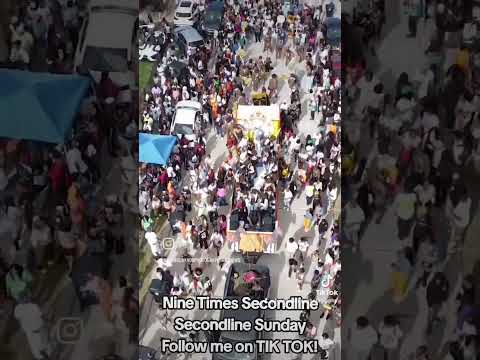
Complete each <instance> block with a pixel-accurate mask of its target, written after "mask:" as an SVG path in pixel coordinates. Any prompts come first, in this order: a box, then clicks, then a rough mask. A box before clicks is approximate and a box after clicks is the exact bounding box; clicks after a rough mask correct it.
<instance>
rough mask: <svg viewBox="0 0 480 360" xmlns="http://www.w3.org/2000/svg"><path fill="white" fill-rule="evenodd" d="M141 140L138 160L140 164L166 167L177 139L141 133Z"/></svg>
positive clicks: (169, 136)
mask: <svg viewBox="0 0 480 360" xmlns="http://www.w3.org/2000/svg"><path fill="white" fill-rule="evenodd" d="M139 140H140V141H139V154H138V158H139V160H140V162H142V163H147V164H158V165H166V164H167V163H168V159H169V158H170V154H171V153H172V150H173V147H174V146H175V143H176V142H177V137H176V136H171V135H153V134H145V133H139Z"/></svg>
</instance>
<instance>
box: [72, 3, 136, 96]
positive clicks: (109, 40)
mask: <svg viewBox="0 0 480 360" xmlns="http://www.w3.org/2000/svg"><path fill="white" fill-rule="evenodd" d="M137 32H138V1H136V0H92V1H91V3H90V6H89V8H88V12H87V15H86V16H85V18H84V21H83V24H82V27H81V29H80V36H79V40H78V46H77V49H76V52H75V60H74V67H75V70H79V69H82V70H85V71H87V70H88V71H89V72H90V74H91V75H92V77H93V78H94V79H95V81H97V82H98V81H100V77H101V74H102V72H108V73H109V76H110V79H112V81H113V82H114V83H115V84H117V85H118V86H119V87H121V88H124V90H125V91H129V92H130V94H125V95H127V96H131V91H132V90H135V86H136V85H135V83H136V79H135V77H136V76H135V73H134V72H133V71H132V70H131V68H130V65H129V64H130V62H131V61H132V60H133V58H134V56H137Z"/></svg>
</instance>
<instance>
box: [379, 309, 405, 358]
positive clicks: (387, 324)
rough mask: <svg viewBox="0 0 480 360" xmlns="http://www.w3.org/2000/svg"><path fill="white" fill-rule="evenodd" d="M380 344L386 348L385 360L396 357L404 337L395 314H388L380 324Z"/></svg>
mask: <svg viewBox="0 0 480 360" xmlns="http://www.w3.org/2000/svg"><path fill="white" fill-rule="evenodd" d="M378 333H379V335H380V345H381V346H382V348H383V349H384V350H385V360H393V359H396V356H397V354H396V352H397V349H398V346H399V345H400V340H401V339H402V337H403V332H402V329H400V324H399V323H398V320H397V319H396V318H395V317H394V316H393V315H386V316H385V317H384V318H383V320H382V322H381V323H380V325H379V326H378Z"/></svg>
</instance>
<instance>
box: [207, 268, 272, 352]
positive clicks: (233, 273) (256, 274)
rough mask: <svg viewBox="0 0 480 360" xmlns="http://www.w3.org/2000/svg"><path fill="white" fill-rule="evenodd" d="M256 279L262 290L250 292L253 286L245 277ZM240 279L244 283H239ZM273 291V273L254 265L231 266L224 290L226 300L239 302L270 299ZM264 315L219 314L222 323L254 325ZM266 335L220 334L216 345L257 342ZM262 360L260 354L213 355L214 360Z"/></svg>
mask: <svg viewBox="0 0 480 360" xmlns="http://www.w3.org/2000/svg"><path fill="white" fill-rule="evenodd" d="M245 275H247V276H248V277H253V278H255V280H254V281H253V282H255V283H256V284H257V285H259V287H260V288H261V290H253V289H251V285H250V284H252V282H250V281H249V282H246V281H245V280H244V276H245ZM236 279H241V280H236ZM269 290H270V270H269V268H268V267H266V266H262V265H251V264H245V263H235V264H232V266H231V267H230V270H229V271H228V275H227V281H226V283H225V290H224V292H223V297H224V298H240V297H242V296H250V297H256V298H258V299H265V298H267V297H268V293H269ZM264 317H265V312H264V311H263V310H253V309H252V310H241V309H239V310H223V311H222V312H221V313H220V321H221V320H223V319H225V318H234V319H235V320H240V321H250V322H252V324H253V322H254V321H255V319H258V318H264ZM262 337H263V334H262V333H260V332H257V331H255V330H253V329H252V330H251V331H249V332H240V331H221V332H220V333H218V334H216V335H215V339H213V340H214V341H218V342H229V343H232V344H235V343H238V342H254V341H255V340H258V339H262ZM239 359H241V360H260V354H259V353H253V354H237V353H235V352H231V353H224V354H213V355H212V360H239Z"/></svg>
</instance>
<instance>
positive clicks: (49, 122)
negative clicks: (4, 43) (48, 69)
mask: <svg viewBox="0 0 480 360" xmlns="http://www.w3.org/2000/svg"><path fill="white" fill-rule="evenodd" d="M0 84H1V85H0V137H6V138H12V139H19V140H35V141H43V142H48V143H54V144H62V143H64V142H65V139H66V137H67V135H68V134H69V131H71V129H72V126H73V122H74V120H75V116H76V115H77V113H78V111H79V109H80V106H81V104H82V100H83V99H84V96H85V94H86V92H87V91H88V88H89V86H90V79H88V78H86V77H82V76H78V75H57V74H50V73H32V72H27V71H20V70H8V69H0Z"/></svg>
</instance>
